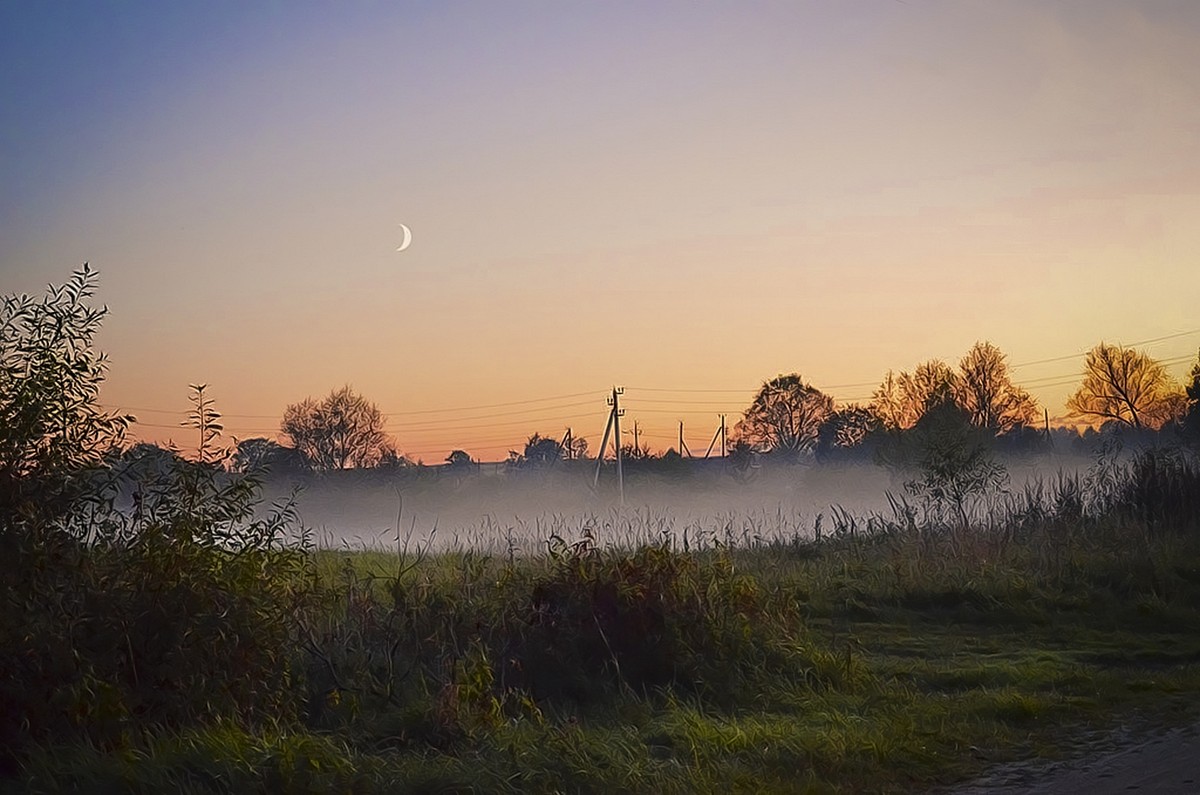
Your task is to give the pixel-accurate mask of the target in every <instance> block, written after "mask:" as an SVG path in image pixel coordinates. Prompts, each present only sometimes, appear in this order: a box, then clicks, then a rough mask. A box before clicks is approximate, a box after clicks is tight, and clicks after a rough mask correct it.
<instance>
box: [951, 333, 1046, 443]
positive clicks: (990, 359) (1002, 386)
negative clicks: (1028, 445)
mask: <svg viewBox="0 0 1200 795" xmlns="http://www.w3.org/2000/svg"><path fill="white" fill-rule="evenodd" d="M955 387H956V389H955V400H956V402H957V403H958V405H960V406H962V407H963V409H965V410H966V412H967V414H968V415H969V416H970V418H971V424H972V425H974V426H975V427H976V428H982V429H985V430H987V431H989V432H991V433H992V434H993V435H996V436H998V435H1000V434H1003V433H1008V432H1010V431H1012V430H1014V429H1015V428H1019V427H1022V426H1026V425H1030V424H1032V423H1033V422H1034V421H1036V419H1037V403H1036V402H1035V401H1034V399H1033V398H1032V397H1030V395H1029V393H1028V392H1026V391H1025V390H1024V389H1022V388H1021V387H1019V386H1016V385H1015V384H1014V383H1013V382H1012V375H1011V373H1010V371H1009V367H1008V363H1007V362H1006V361H1005V356H1004V354H1003V353H1002V352H1001V351H1000V349H999V348H997V347H996V346H995V345H992V344H991V343H990V342H977V343H975V345H974V346H973V347H972V348H971V350H969V351H968V352H967V355H966V356H964V357H963V358H962V361H960V362H959V364H958V377H957V379H956V382H955Z"/></svg>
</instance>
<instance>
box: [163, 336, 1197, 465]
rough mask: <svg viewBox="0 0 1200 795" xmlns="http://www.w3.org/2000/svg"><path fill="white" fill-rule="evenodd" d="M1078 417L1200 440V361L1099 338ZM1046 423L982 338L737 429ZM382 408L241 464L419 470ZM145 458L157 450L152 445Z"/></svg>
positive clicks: (291, 423)
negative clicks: (1185, 362)
mask: <svg viewBox="0 0 1200 795" xmlns="http://www.w3.org/2000/svg"><path fill="white" fill-rule="evenodd" d="M1067 408H1068V410H1069V411H1070V413H1071V416H1073V417H1075V418H1077V419H1078V420H1080V421H1081V422H1082V423H1087V424H1090V425H1092V426H1094V427H1098V428H1113V427H1118V428H1126V429H1129V430H1132V431H1138V432H1159V433H1174V432H1178V433H1179V434H1182V436H1183V438H1186V439H1193V440H1195V439H1200V355H1198V356H1197V362H1196V364H1195V365H1194V366H1193V367H1192V369H1191V372H1190V374H1189V376H1188V378H1187V380H1186V382H1185V383H1179V382H1178V381H1176V380H1175V379H1174V378H1172V377H1171V375H1170V373H1169V372H1168V370H1167V368H1166V367H1165V366H1164V365H1163V364H1162V363H1161V362H1160V361H1158V360H1156V359H1154V358H1153V357H1151V356H1149V355H1148V354H1146V353H1145V352H1143V351H1139V350H1136V349H1133V348H1126V347H1122V346H1120V345H1111V344H1108V343H1103V342H1102V343H1100V344H1099V345H1097V346H1096V347H1094V348H1093V349H1092V350H1090V351H1089V352H1088V353H1087V355H1086V358H1085V362H1084V371H1083V377H1082V380H1081V382H1080V384H1079V386H1078V388H1077V389H1076V390H1075V392H1074V393H1072V394H1071V396H1070V397H1069V398H1068V400H1067ZM1047 419H1048V418H1047V417H1045V413H1044V411H1043V409H1041V407H1039V405H1038V403H1037V401H1036V400H1035V399H1034V398H1033V396H1032V395H1030V393H1029V392H1028V391H1027V390H1026V389H1025V388H1023V387H1021V386H1020V385H1019V384H1017V383H1016V381H1015V380H1014V378H1013V375H1012V368H1011V366H1010V365H1009V364H1008V361H1007V357H1006V355H1005V354H1004V353H1003V352H1002V351H1001V350H1000V349H999V348H997V347H996V346H995V345H993V344H991V343H990V342H978V343H976V344H975V345H974V346H972V347H971V349H970V350H969V351H967V353H966V354H965V355H964V356H963V357H962V358H961V359H960V360H959V361H958V362H957V364H956V365H951V364H949V363H947V362H945V361H942V360H939V359H933V360H930V361H927V362H923V363H921V364H920V365H918V366H917V367H916V368H914V369H913V370H912V371H900V372H894V371H888V373H887V374H886V375H885V376H884V378H883V380H882V381H881V383H880V384H879V386H878V387H876V388H875V390H874V391H873V393H872V395H871V398H870V400H868V401H865V402H861V403H859V402H852V403H848V404H844V405H838V404H837V402H836V401H835V400H834V399H833V397H832V396H830V395H828V394H826V393H824V392H822V391H821V390H820V389H818V388H816V387H815V386H813V385H812V384H810V383H809V382H807V381H806V380H805V379H804V378H803V377H802V376H801V375H800V374H799V373H790V374H787V375H780V376H777V377H775V378H772V379H770V380H768V381H765V382H764V383H763V384H762V385H761V386H760V387H759V389H758V391H757V393H756V394H755V396H754V398H753V399H752V400H751V402H750V405H749V406H747V407H746V409H745V410H744V411H743V413H742V418H741V419H740V420H739V421H738V422H737V423H736V424H735V425H734V426H733V429H732V433H731V436H730V442H731V444H730V452H731V455H732V456H733V457H734V458H735V459H736V458H738V457H739V456H742V457H744V456H747V455H755V456H771V457H773V458H775V459H778V460H803V459H806V458H816V459H828V458H835V459H836V458H838V457H854V456H860V457H861V456H865V455H867V454H870V455H874V456H879V455H883V456H884V457H885V458H895V457H896V456H898V455H901V454H900V453H898V452H897V449H896V446H897V443H898V440H901V439H904V438H906V437H913V436H920V435H922V434H928V433H929V432H930V428H931V427H937V428H940V429H941V431H939V432H941V433H943V434H944V433H945V432H946V429H947V428H950V427H954V426H957V427H959V428H960V430H961V432H964V433H970V434H972V435H973V436H976V437H978V438H979V439H981V440H984V441H988V442H993V443H995V444H996V445H999V446H1001V447H1009V448H1022V447H1024V448H1027V447H1030V446H1036V445H1037V444H1039V443H1040V442H1043V441H1044V440H1045V439H1046V438H1047V436H1048V434H1049V428H1048V427H1047ZM385 421H386V417H385V415H384V413H383V412H382V411H381V410H380V408H379V406H378V405H377V404H375V403H374V402H372V401H370V400H369V399H367V398H366V397H364V396H363V395H361V394H359V393H357V392H355V391H354V390H353V389H352V388H351V387H350V386H348V385H347V386H343V387H341V388H339V389H334V390H332V391H331V392H330V393H329V394H328V395H326V396H325V397H324V398H321V399H315V398H311V397H310V398H306V399H305V400H302V401H300V402H298V403H294V404H291V405H289V406H287V408H286V409H285V411H284V414H283V418H282V420H281V422H280V433H281V436H282V437H283V439H284V442H283V443H280V442H278V441H275V440H271V439H267V438H261V437H259V438H252V439H245V440H242V441H240V442H238V443H237V447H236V451H235V453H234V455H233V458H232V461H233V465H234V466H235V467H236V468H239V469H242V470H250V469H257V468H262V467H267V468H273V469H276V470H285V471H305V470H308V471H331V470H343V469H372V468H374V469H399V468H404V467H408V466H412V465H414V464H415V463H416V462H413V461H411V460H410V459H408V458H407V457H405V456H404V455H403V453H401V452H400V448H399V446H398V445H397V443H396V441H395V440H394V439H393V438H392V437H391V436H389V434H388V433H387V432H386V431H385ZM140 447H141V450H140V453H141V454H153V451H152V450H148V449H147V448H146V446H145V445H142V446H140ZM622 454H623V456H624V457H625V458H627V459H629V460H633V461H640V460H650V459H655V458H658V457H668V458H670V457H677V456H678V454H679V451H676V450H674V449H671V450H668V451H666V452H665V453H664V454H663V456H655V455H654V454H653V453H652V452H651V451H650V449H649V447H647V446H645V445H641V446H636V447H635V445H633V444H626V445H624V446H623V448H622ZM587 457H588V442H587V440H586V439H584V438H581V437H575V438H572V439H564V440H562V441H560V440H559V439H557V438H555V437H553V436H550V435H544V434H542V433H540V432H539V433H534V434H532V435H531V436H530V437H528V439H527V440H526V441H525V443H524V445H523V447H522V449H520V450H511V451H510V452H509V456H508V459H507V460H506V462H505V463H506V464H507V465H508V466H510V467H512V468H518V469H519V468H538V467H545V466H548V465H550V464H553V463H555V462H558V461H563V460H580V459H586V458H587ZM445 464H446V465H447V466H448V467H449V468H450V469H452V470H460V471H466V470H468V469H470V468H472V467H474V466H476V465H477V461H476V460H475V459H474V458H473V457H472V456H471V455H470V453H469V452H468V451H466V450H463V449H454V450H452V451H451V452H450V453H449V455H448V456H447V457H446V459H445Z"/></svg>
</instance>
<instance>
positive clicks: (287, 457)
mask: <svg viewBox="0 0 1200 795" xmlns="http://www.w3.org/2000/svg"><path fill="white" fill-rule="evenodd" d="M231 467H232V469H233V471H234V472H243V473H245V472H272V473H276V474H279V473H284V472H299V471H301V470H303V469H305V461H304V456H303V455H301V454H300V451H298V450H297V449H296V448H294V447H287V446H286V445H282V444H280V443H279V442H277V441H275V440H274V439H266V438H264V437H261V436H256V437H254V438H251V439H242V440H240V441H238V442H237V445H236V449H235V451H234V453H233V459H232V461H231Z"/></svg>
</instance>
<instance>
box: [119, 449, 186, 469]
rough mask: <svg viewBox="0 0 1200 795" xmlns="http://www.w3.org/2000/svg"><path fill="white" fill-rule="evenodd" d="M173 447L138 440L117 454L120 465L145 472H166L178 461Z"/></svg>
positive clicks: (177, 455) (177, 452) (177, 454)
mask: <svg viewBox="0 0 1200 795" xmlns="http://www.w3.org/2000/svg"><path fill="white" fill-rule="evenodd" d="M180 460H181V459H180V456H179V451H178V450H176V449H174V447H162V446H161V445H157V444H154V443H153V442H138V443H137V444H135V445H133V446H132V447H130V448H129V449H128V450H126V451H124V452H123V453H121V454H120V455H119V456H117V461H118V462H119V463H120V465H121V466H122V467H125V468H128V469H135V470H139V471H145V472H159V473H162V472H166V471H168V470H169V469H170V468H171V467H172V466H174V465H175V464H177V463H178V462H179V461H180Z"/></svg>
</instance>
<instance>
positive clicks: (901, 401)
mask: <svg viewBox="0 0 1200 795" xmlns="http://www.w3.org/2000/svg"><path fill="white" fill-rule="evenodd" d="M957 383H958V377H957V376H956V375H955V373H954V370H952V369H951V368H950V365H948V364H946V363H945V362H943V361H941V360H940V359H932V360H930V361H928V362H924V363H922V364H920V365H917V369H915V370H913V372H911V373H909V372H901V373H900V374H899V375H895V374H893V373H892V371H891V370H888V373H887V375H886V376H885V377H884V380H883V383H882V384H880V385H879V387H878V388H877V389H876V390H875V392H874V394H872V396H871V404H870V406H871V410H872V411H873V412H874V413H875V416H877V417H878V418H879V419H880V421H881V422H882V423H883V425H884V427H886V428H888V429H889V430H900V429H904V428H911V427H913V426H914V425H916V423H917V420H919V419H921V417H922V416H923V415H924V414H925V411H926V410H927V409H928V408H930V407H931V406H933V405H938V404H940V403H942V402H944V401H945V399H946V398H948V397H952V396H953V395H954V392H955V390H956V388H957Z"/></svg>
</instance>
